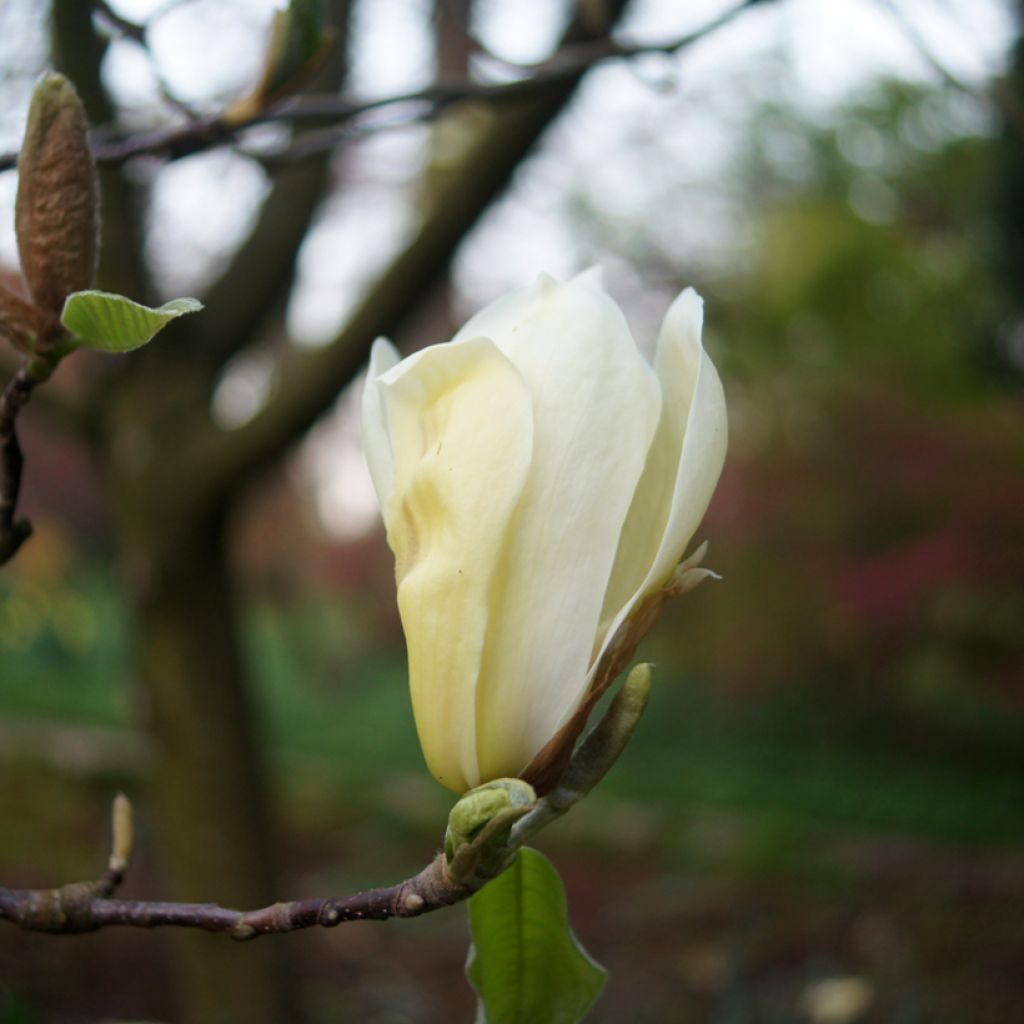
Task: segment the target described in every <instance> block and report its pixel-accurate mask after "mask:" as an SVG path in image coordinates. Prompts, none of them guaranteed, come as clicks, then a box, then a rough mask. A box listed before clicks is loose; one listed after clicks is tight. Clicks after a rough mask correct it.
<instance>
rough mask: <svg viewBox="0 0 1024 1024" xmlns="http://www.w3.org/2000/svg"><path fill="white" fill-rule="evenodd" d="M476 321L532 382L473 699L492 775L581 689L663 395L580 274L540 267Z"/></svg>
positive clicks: (515, 768)
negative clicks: (521, 478)
mask: <svg viewBox="0 0 1024 1024" xmlns="http://www.w3.org/2000/svg"><path fill="white" fill-rule="evenodd" d="M474 331H480V332H485V333H486V334H487V336H488V337H490V338H492V339H493V340H494V342H495V343H496V344H497V345H498V346H499V347H500V348H501V350H502V351H503V352H504V353H505V354H506V355H507V356H508V357H509V358H510V359H511V360H512V362H513V363H514V364H515V366H516V368H517V369H518V370H519V372H520V373H521V374H522V376H523V378H524V380H525V381H526V383H527V386H528V388H529V391H530V394H531V396H532V398H533V411H534V438H535V444H534V456H533V462H532V465H531V469H530V476H529V479H528V481H527V484H526V487H525V489H524V492H523V497H522V501H521V505H520V508H519V511H518V513H517V516H516V520H515V523H514V526H513V528H512V530H511V532H510V534H509V543H508V545H507V547H506V549H505V552H504V560H503V564H502V567H501V570H500V572H499V583H498V587H497V588H496V591H495V599H494V602H493V608H494V613H493V622H492V627H493V628H492V629H490V630H489V634H488V643H487V647H486V650H485V653H484V660H483V671H482V673H481V683H480V690H479V693H478V698H477V706H478V709H479V711H478V719H477V729H478V750H479V754H480V764H481V771H482V774H483V778H485V779H487V778H493V777H497V776H501V775H509V774H516V773H517V772H519V771H521V770H522V768H523V767H525V765H526V764H527V762H528V761H529V760H530V759H531V758H532V757H533V755H534V754H535V753H536V752H537V751H538V750H539V749H540V748H541V747H542V746H543V745H544V744H545V743H546V742H547V741H548V739H550V738H551V736H552V734H553V733H554V732H555V731H556V729H557V728H558V726H559V725H560V724H561V723H562V721H563V720H564V719H565V718H566V717H567V716H568V715H569V714H570V713H571V712H572V711H573V710H574V709H575V708H576V706H577V705H578V703H579V701H580V699H581V697H582V695H583V692H584V689H585V686H586V675H587V669H588V666H589V662H590V657H591V652H592V648H593V643H594V637H595V633H596V630H597V626H598V623H599V619H600V614H601V605H602V599H603V595H604V592H605V589H606V587H607V584H608V578H609V574H610V572H611V567H612V561H613V558H614V553H615V548H616V545H617V542H618V537H619V534H620V532H621V529H622V523H623V520H624V519H625V516H626V512H627V510H628V508H629V504H630V500H631V498H632V495H633V491H634V489H635V487H636V483H637V480H638V479H639V477H640V474H641V472H642V470H643V466H644V461H645V459H646V455H647V450H648V448H649V446H650V443H651V439H652V437H653V435H654V430H655V428H656V425H657V421H658V415H659V408H660V404H661V398H660V389H659V388H658V384H657V380H656V379H655V377H654V374H653V373H652V371H651V369H650V367H649V366H648V365H647V363H646V362H645V360H644V359H643V357H642V356H641V355H640V354H639V352H638V351H637V349H636V345H635V343H634V342H633V339H632V336H631V335H630V333H629V328H628V327H627V325H626V322H625V319H624V318H623V316H622V313H621V312H620V310H619V309H618V307H617V306H616V305H615V303H614V302H613V301H612V300H611V299H610V298H608V296H607V295H605V294H603V293H601V292H598V291H595V289H594V288H593V287H592V286H591V285H590V284H588V283H586V282H579V281H576V282H569V283H568V284H560V283H559V282H557V281H554V280H553V279H551V278H546V277H545V278H541V279H540V280H539V281H538V282H537V283H536V284H535V285H533V286H532V287H531V288H527V289H524V290H522V291H520V292H516V293H513V294H512V295H510V296H507V297H506V298H505V299H502V300H499V301H498V302H496V303H494V304H493V305H492V306H490V307H488V309H486V310H484V311H483V312H482V313H481V314H479V315H478V316H476V317H474V318H473V320H471V321H470V323H469V325H467V328H466V329H465V332H463V333H464V334H466V335H468V334H470V333H471V332H474ZM460 336H462V334H460Z"/></svg>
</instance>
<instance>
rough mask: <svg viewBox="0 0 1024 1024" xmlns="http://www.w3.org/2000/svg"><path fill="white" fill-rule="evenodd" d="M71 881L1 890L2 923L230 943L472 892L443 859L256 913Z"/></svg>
mask: <svg viewBox="0 0 1024 1024" xmlns="http://www.w3.org/2000/svg"><path fill="white" fill-rule="evenodd" d="M105 881H106V876H105V877H104V879H101V880H100V881H99V882H74V883H72V884H70V885H65V886H62V887H61V888H59V889H20V890H19V889H0V919H3V920H7V921H10V922H11V923H12V924H14V925H17V926H18V927H19V928H22V929H24V930H25V931H34V932H49V933H51V934H60V935H77V934H81V933H83V932H91V931H97V930H99V929H100V928H112V927H128V928H159V927H167V926H172V927H180V928H193V929H199V930H201V931H207V932H220V933H222V934H226V935H229V936H230V937H231V938H233V939H238V940H246V939H255V938H258V937H259V936H260V935H271V934H282V933H284V932H293V931H298V930H299V929H302V928H314V927H321V928H334V927H336V926H337V925H339V924H343V923H344V922H346V921H368V920H369V921H385V920H387V919H388V918H392V917H419V916H420V915H421V914H427V913H430V912H431V911H433V910H440V909H441V908H442V907H447V906H451V905H452V904H454V903H459V902H460V901H462V900H464V899H467V898H468V897H469V896H471V895H472V893H473V891H474V890H473V889H472V888H471V887H470V886H467V885H462V884H460V883H458V882H456V881H455V880H454V879H452V878H451V876H450V875H449V874H448V872H447V868H446V867H445V858H444V854H438V855H437V857H436V858H435V859H434V860H433V861H432V862H431V863H430V864H428V865H427V867H425V868H424V869H423V870H422V871H421V872H420V873H419V874H418V875H415V876H414V877H412V878H409V879H407V880H406V881H404V882H400V883H399V884H398V885H391V886H386V887H385V888H382V889H370V890H368V891H367V892H361V893H356V894H355V895H352V896H329V897H326V898H319V899H306V900H292V901H290V902H286V903H274V904H272V905H271V906H269V907H262V908H260V909H259V910H246V911H242V910H232V909H230V908H228V907H222V906H219V905H218V904H216V903H164V902H157V901H147V900H119V899H112V898H110V896H109V894H108V893H106V891H105V888H104V883H105Z"/></svg>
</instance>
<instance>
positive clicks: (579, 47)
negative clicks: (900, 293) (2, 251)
mask: <svg viewBox="0 0 1024 1024" xmlns="http://www.w3.org/2000/svg"><path fill="white" fill-rule="evenodd" d="M770 2H773V0H742V2H740V3H739V4H737V6H735V7H733V8H731V9H729V10H728V11H726V12H725V13H724V14H722V15H720V16H719V17H717V18H715V19H713V20H712V21H710V22H708V23H707V24H706V25H703V26H701V28H699V29H697V30H696V31H694V32H690V33H688V34H687V35H685V36H680V37H678V38H676V39H671V40H668V41H664V42H660V43H636V44H628V43H619V42H616V41H615V40H613V39H609V38H603V39H599V40H593V39H590V40H585V41H582V42H581V41H579V32H577V33H576V36H575V39H573V41H570V42H567V43H566V44H565V45H564V46H563V47H562V48H561V49H559V51H558V52H557V53H556V54H555V55H554V56H553V57H551V58H550V59H549V60H546V61H544V62H543V63H541V64H536V65H530V66H517V65H507V67H509V68H512V69H514V70H516V71H518V72H520V73H521V77H518V78H515V79H513V80H512V81H502V82H476V81H469V80H463V81H454V82H439V83H437V84H435V85H432V86H429V87H428V88H426V89H421V90H416V91H414V92H407V93H399V94H395V95H392V96H384V97H380V98H377V99H372V100H357V99H353V98H351V97H345V96H337V95H333V94H328V95H315V94H314V95H304V96H297V97H293V98H289V99H287V100H284V101H282V102H280V103H277V104H274V105H273V106H271V107H270V108H269V109H267V110H263V111H260V112H258V113H255V114H253V115H251V116H249V117H246V118H244V119H242V120H238V121H229V120H226V119H225V118H224V117H223V116H221V115H215V116H212V117H206V118H198V119H194V120H190V121H188V122H187V123H186V124H182V125H174V126H171V127H168V128H160V129H156V130H155V131H152V132H146V133H132V134H130V135H125V134H123V133H121V132H118V131H117V130H116V129H112V128H111V129H106V130H100V131H97V132H95V133H94V141H93V151H94V153H95V156H96V161H97V163H99V164H101V165H102V164H106V165H115V166H116V165H120V164H123V163H126V162H128V161H129V160H133V159H135V158H137V157H140V156H150V157H160V158H162V159H165V160H180V159H182V158H184V157H187V156H192V155H193V154H195V153H201V152H204V151H205V150H208V149H212V148H214V147H217V146H224V145H230V144H233V143H235V142H237V141H238V140H239V138H240V137H241V136H242V135H243V134H244V133H245V131H246V130H247V129H249V128H252V127H254V126H255V125H261V124H286V125H289V126H291V127H293V128H301V127H308V126H315V125H319V126H324V125H329V126H331V127H333V128H336V129H341V128H344V127H346V126H350V125H351V124H352V123H353V122H358V121H360V120H362V119H365V118H367V117H369V116H370V115H373V114H374V113H376V112H377V111H380V110H382V109H385V108H388V107H399V108H406V109H410V108H411V109H413V110H414V111H415V112H416V113H415V116H416V117H417V119H420V120H422V119H426V118H429V117H432V116H436V114H438V113H439V112H441V111H443V110H445V109H447V108H448V107H449V106H451V105H452V104H453V103H456V102H461V101H464V100H476V101H480V102H486V103H504V102H509V103H516V102H520V101H523V100H526V99H530V98H533V97H536V96H538V95H545V94H548V93H549V92H551V91H552V90H554V91H558V89H559V87H563V88H564V87H565V86H566V85H571V84H572V83H574V82H575V81H576V80H578V79H579V78H580V77H581V76H582V75H583V74H585V73H586V72H587V71H589V70H590V69H591V68H592V67H594V66H595V65H596V64H599V63H602V62H603V61H606V60H612V59H629V58H633V57H639V56H644V55H647V54H659V53H660V54H673V53H678V52H679V51H681V50H684V49H686V48H687V47H689V46H691V45H693V44H694V43H695V42H698V41H699V40H701V39H703V38H704V37H705V36H707V35H709V34H711V33H712V32H714V31H716V30H717V29H719V28H721V27H723V26H724V25H726V24H727V23H728V22H730V21H731V20H732V19H733V18H734V17H735V16H736V15H737V14H740V13H741V12H743V11H745V10H747V9H749V8H751V7H755V6H759V5H760V4H766V3H770ZM623 6H624V3H622V2H620V0H616V2H614V3H612V4H611V5H610V7H611V8H612V14H613V15H614V14H616V13H617V11H618V9H621V8H622V7H623ZM580 28H582V26H580ZM392 123H394V122H387V123H386V125H385V126H387V127H390V125H391V124H392ZM365 130H366V129H365V128H364V129H363V131H365ZM287 155H288V146H287V145H286V146H285V147H284V148H283V149H281V150H280V151H278V152H271V153H265V154H264V156H266V157H267V158H269V159H287ZM16 163H17V154H16V153H8V154H5V155H3V156H0V171H3V170H9V169H11V168H12V167H14V166H15V164H16Z"/></svg>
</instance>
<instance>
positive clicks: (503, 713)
mask: <svg viewBox="0 0 1024 1024" xmlns="http://www.w3.org/2000/svg"><path fill="white" fill-rule="evenodd" d="M701 320H702V309H701V300H700V298H699V297H698V296H697V294H696V293H695V292H694V291H692V290H691V289H688V290H687V291H685V292H683V294H682V295H680V296H679V298H678V299H676V301H675V302H674V303H673V305H672V307H671V309H670V310H669V312H668V314H667V316H666V318H665V321H664V324H663V326H662V329H661V333H660V336H659V339H658V344H657V350H656V353H655V356H654V361H653V366H652V365H650V364H649V363H648V362H647V360H646V359H645V358H644V357H643V355H642V354H641V353H640V351H639V350H638V348H637V346H636V344H635V342H634V341H633V337H632V335H631V334H630V331H629V327H628V326H627V324H626V321H625V318H624V317H623V315H622V312H621V311H620V310H619V308H618V306H617V305H616V304H615V302H614V301H613V300H612V299H611V298H610V297H609V296H608V295H607V294H606V293H605V292H604V290H603V289H602V287H601V281H600V277H599V274H598V273H597V272H595V271H588V272H586V273H585V274H581V275H579V276H578V277H576V278H574V279H573V280H571V281H569V282H566V283H562V282H559V281H556V280H554V279H553V278H551V277H548V276H541V278H540V279H538V281H537V282H536V283H535V284H534V285H532V286H531V287H529V288H524V289H521V290H519V291H516V292H513V293H511V294H510V295H507V296H505V297H504V298H501V299H499V300H498V301H496V302H494V303H493V304H492V305H490V306H488V307H487V308H486V309H484V310H483V311H482V312H480V313H479V314H477V315H476V316H475V317H473V318H472V319H471V320H470V321H469V323H468V324H466V326H465V327H463V328H462V330H461V331H459V332H458V334H457V335H456V336H455V338H454V339H453V340H452V341H450V342H448V343H446V344H442V345H435V346H432V347H430V348H427V349H424V350H423V351H421V352H417V353H415V354H414V355H412V356H410V357H408V358H407V359H405V360H401V361H400V360H399V357H398V354H397V352H396V351H395V350H394V348H393V347H392V346H391V345H390V344H389V343H388V342H386V341H384V340H381V341H379V342H378V343H377V344H376V345H375V347H374V350H373V354H372V356H371V361H370V370H369V377H368V381H367V385H366V389H365V392H364V397H363V444H364V448H365V450H366V456H367V461H368V463H369V467H370V473H371V476H372V477H373V481H374V485H375V487H376V490H377V495H378V497H379V499H380V504H381V509H382V512H383V516H384V523H385V526H386V528H387V537H388V543H389V544H390V546H391V548H392V550H393V551H394V553H395V565H396V576H397V580H398V606H399V612H400V614H401V617H402V625H403V628H404V630H405V636H406V643H407V646H408V653H409V677H410V687H411V691H412V701H413V711H414V714H415V718H416V725H417V730H418V732H419V737H420V742H421V745H422V747H423V751H424V755H425V757H426V760H427V764H428V766H429V767H430V769H431V771H432V772H433V773H434V775H435V776H436V778H437V779H438V780H439V781H440V782H442V783H443V784H444V785H446V786H447V787H449V788H450V789H453V790H455V791H456V792H463V791H465V790H467V789H470V788H472V787H474V786H477V785H479V784H480V783H481V782H486V781H488V780H491V779H498V778H502V777H515V776H519V775H521V774H522V773H523V772H524V770H525V769H526V767H527V766H528V765H529V764H530V763H531V761H532V760H533V758H534V757H535V756H537V755H538V753H539V752H541V751H542V750H543V749H545V747H546V746H547V745H548V744H549V743H550V742H551V741H552V740H553V738H555V737H556V736H557V735H558V734H559V733H560V730H563V727H566V726H567V724H568V723H570V721H571V720H573V718H574V716H575V715H576V713H577V712H578V711H580V710H581V709H585V708H586V707H587V698H588V694H591V692H592V689H593V688H594V686H595V677H596V676H597V674H598V669H599V667H600V666H601V665H602V657H603V655H604V654H605V653H606V651H608V650H609V647H610V646H611V645H612V644H613V641H614V642H615V643H616V644H621V643H622V642H623V640H622V638H623V637H624V636H625V635H626V634H629V633H630V632H631V631H630V630H628V629H625V627H626V625H627V624H628V623H629V622H630V621H631V618H630V617H631V616H632V615H633V614H634V613H636V612H638V611H640V612H643V610H644V609H645V608H648V607H650V601H649V600H648V601H645V599H653V598H652V595H655V594H657V593H659V592H660V591H661V589H662V588H663V587H664V586H665V585H666V584H667V583H668V582H669V580H670V578H671V577H672V573H673V571H674V569H675V567H676V565H677V564H678V562H679V560H680V558H681V557H682V555H683V552H684V551H685V549H686V547H687V545H688V544H689V542H690V539H691V538H692V536H693V534H694V532H695V531H696V529H697V527H698V525H699V524H700V520H701V518H702V517H703V515H704V512H705V510H706V508H707V505H708V502H709V501H710V499H711V494H712V491H713V490H714V487H715V484H716V482H717V480H718V476H719V474H720V472H721V468H722V463H723V460H724V457H725V446H726V416H725V400H724V396H723V394H722V387H721V384H720V382H719V379H718V375H717V373H716V372H715V368H714V366H713V365H712V363H711V360H710V359H709V358H708V356H707V354H706V353H705V352H704V349H703V347H702V345H701ZM620 627H622V628H620ZM616 638H618V639H616ZM612 660H614V659H612ZM605 665H607V659H606V660H605ZM601 685H607V680H602V681H601ZM576 734H578V733H576ZM566 735H572V730H569V731H568V732H567V733H566Z"/></svg>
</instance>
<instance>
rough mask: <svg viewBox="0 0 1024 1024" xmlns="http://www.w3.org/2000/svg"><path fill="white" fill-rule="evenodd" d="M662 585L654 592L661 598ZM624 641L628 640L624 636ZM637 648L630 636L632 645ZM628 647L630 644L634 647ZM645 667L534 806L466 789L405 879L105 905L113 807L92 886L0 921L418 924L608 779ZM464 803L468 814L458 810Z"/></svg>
mask: <svg viewBox="0 0 1024 1024" xmlns="http://www.w3.org/2000/svg"><path fill="white" fill-rule="evenodd" d="M670 590H671V585H670V587H669V588H668V589H666V590H665V591H663V592H662V593H663V595H664V596H671V594H670ZM630 635H631V636H632V634H630ZM637 642H638V639H637ZM634 647H635V644H634ZM650 680H651V669H650V666H649V665H638V666H637V667H636V668H634V669H633V671H632V672H631V673H630V674H629V677H628V678H627V679H626V681H625V683H624V684H623V686H622V689H621V690H620V692H619V693H618V694H617V695H616V697H615V700H613V701H612V703H611V705H610V706H609V708H608V710H607V711H606V712H605V714H604V715H603V716H602V718H601V721H600V722H599V723H598V724H597V725H596V726H595V727H594V728H593V730H592V731H591V732H590V734H589V735H588V736H587V737H586V739H585V740H584V741H583V742H582V743H581V744H580V745H579V747H577V748H576V750H575V752H574V753H572V756H571V758H570V759H569V760H568V762H567V766H566V768H565V770H564V774H563V775H562V778H561V779H560V780H558V781H557V782H556V783H555V785H554V786H553V787H552V788H551V790H550V791H549V792H547V793H546V794H545V795H544V796H542V797H540V798H539V799H538V797H537V794H536V793H535V792H534V789H533V788H532V787H531V786H530V784H529V783H527V782H525V781H523V780H520V779H515V780H510V779H499V780H497V781H496V782H491V783H487V784H485V785H484V786H482V787H480V788H479V789H477V790H470V791H469V793H466V794H465V795H464V796H463V798H462V800H460V801H459V803H458V804H456V806H455V808H454V809H453V810H452V813H451V815H450V816H449V819H448V832H447V835H446V839H445V847H446V852H442V853H438V854H437V856H436V857H435V858H434V859H433V860H432V861H431V862H430V863H429V864H428V865H427V866H426V867H425V868H424V869H423V870H422V871H421V872H419V874H417V875H414V876H413V877H412V878H408V879H406V880H405V881H404V882H399V883H398V884H397V885H389V886H385V887H383V888H380V889H369V890H367V891H366V892H360V893H356V894H354V895H352V896H329V897H325V898H315V899H306V900H290V901H288V902H283V903H274V904H271V905H270V906H268V907H261V908H259V909H258V910H245V911H243V910H232V909H230V908H228V907H222V906H220V905H219V904H216V903H168V902H162V901H150V900H120V899H114V898H113V896H114V893H115V892H116V890H117V889H118V887H119V886H120V885H121V883H122V882H123V880H124V876H125V871H126V869H127V867H128V862H129V860H130V857H131V846H132V832H133V828H132V809H131V804H130V803H129V802H128V799H127V798H126V797H125V796H123V795H119V796H118V797H117V798H116V799H115V800H114V806H113V821H112V825H113V827H112V833H113V843H112V850H111V854H110V859H109V861H108V864H107V870H106V871H105V872H104V873H103V875H101V876H100V878H99V879H97V880H96V881H91V882H72V883H71V884H69V885H64V886H61V887H60V888H57V889H2V888H0V920H6V921H9V922H11V924H14V925H16V926H17V927H19V928H22V929H24V930H25V931H33V932H49V933H51V934H61V935H76V934H80V933H82V932H91V931H98V930H99V929H101V928H112V927H125V928H160V927H167V926H172V927H179V928H195V929H200V930H202V931H208V932H221V933H223V934H225V935H228V936H230V937H231V938H233V939H238V940H246V939H255V938H258V937H259V936H260V935H271V934H282V933H284V932H293V931H299V930H300V929H303V928H314V927H320V928H334V927H335V926H337V925H339V924H343V923H344V922H346V921H386V920H388V919H389V918H392V917H419V916H420V915H421V914H429V913H431V912H432V911H434V910H440V909H441V908H442V907H449V906H452V905H453V904H455V903H460V902H462V901H463V900H465V899H468V898H469V897H470V896H472V895H473V893H474V892H476V891H478V890H479V889H481V888H483V886H484V885H486V884H487V882H489V881H490V880H491V879H492V878H495V877H496V876H497V875H499V874H501V873H502V872H503V871H504V870H505V869H506V868H507V867H509V865H511V863H512V861H513V860H514V859H515V856H516V853H517V852H518V850H519V849H520V848H521V847H522V846H523V845H524V843H525V842H526V841H527V840H528V839H530V838H532V837H533V836H534V835H536V833H537V832H538V831H540V830H541V829H542V828H544V827H545V826H546V825H548V824H550V823H551V822H552V821H554V820H555V819H556V818H559V817H561V816H562V815H563V814H565V813H566V812H567V811H568V810H569V809H570V808H572V807H573V806H574V805H575V804H577V803H578V802H579V801H580V800H581V799H583V797H585V796H586V795H587V794H588V793H589V792H590V790H591V789H593V788H594V786H595V785H597V783H598V782H600V781H601V779H602V778H604V776H605V775H606V774H607V773H608V771H609V770H610V769H611V768H612V766H613V765H614V764H615V762H616V761H617V760H618V758H619V756H620V755H621V754H622V752H623V750H624V749H625V748H626V745H627V744H628V742H629V740H630V738H631V737H632V735H633V733H634V731H635V729H636V726H637V724H638V723H639V721H640V716H641V715H642V714H643V711H644V709H645V707H646V706H647V700H648V697H649V695H650ZM494 788H497V789H501V790H503V791H506V792H509V791H511V790H514V791H515V796H514V798H512V799H508V800H506V801H505V804H504V806H495V805H494V804H492V803H491V802H490V801H488V802H487V803H486V807H487V811H486V813H487V817H486V819H484V820H476V819H475V818H474V819H473V820H472V821H471V822H470V825H471V827H469V828H468V830H466V829H459V828H458V827H457V825H456V821H457V820H458V819H459V818H460V817H461V820H462V821H463V822H465V821H466V817H465V814H463V815H461V816H460V813H459V812H460V809H461V810H463V811H468V813H469V814H470V815H472V813H473V811H472V807H473V804H474V801H475V798H476V797H477V796H479V794H480V790H486V789H494ZM467 803H468V805H469V806H468V807H467V806H466V805H467Z"/></svg>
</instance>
